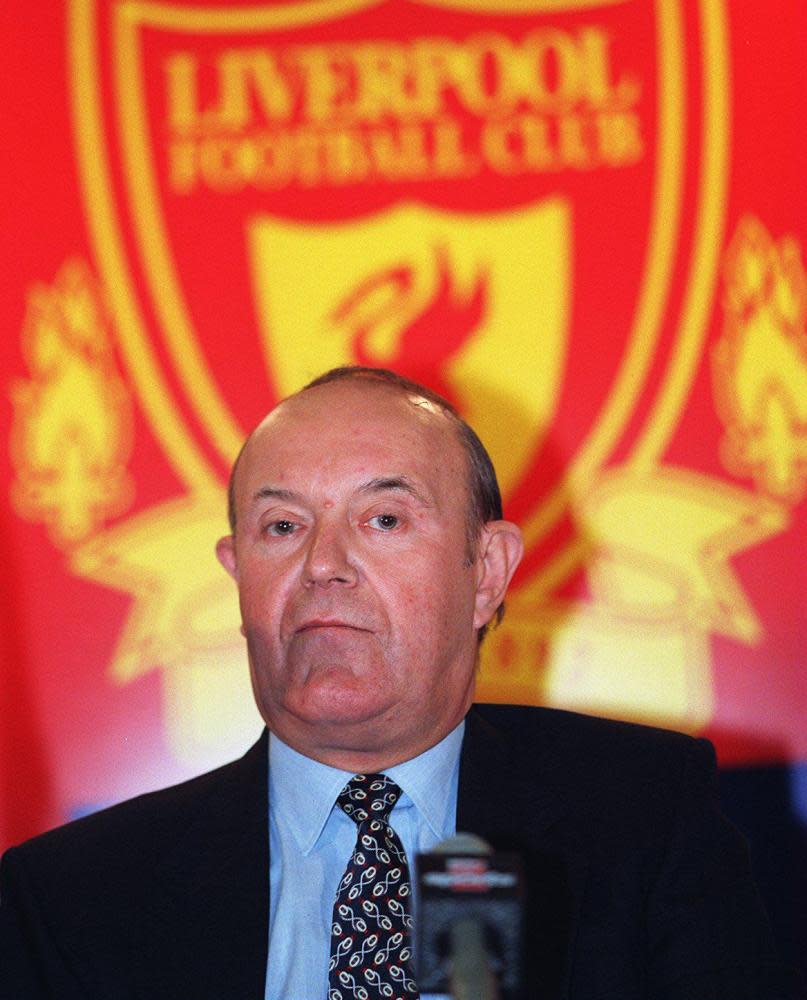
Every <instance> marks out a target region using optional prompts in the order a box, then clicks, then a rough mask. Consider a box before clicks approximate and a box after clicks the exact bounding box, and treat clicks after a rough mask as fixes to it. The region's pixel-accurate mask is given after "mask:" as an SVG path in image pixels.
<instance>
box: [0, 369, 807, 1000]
mask: <svg viewBox="0 0 807 1000" xmlns="http://www.w3.org/2000/svg"><path fill="white" fill-rule="evenodd" d="M230 519H231V524H232V534H231V535H230V536H228V537H226V538H224V539H222V540H221V541H220V542H219V544H218V547H217V552H218V556H219V559H220V561H221V562H222V564H223V566H224V567H225V569H226V570H227V571H228V572H229V573H230V574H231V575H232V577H233V578H234V579H235V581H236V583H237V585H238V591H239V597H240V605H241V614H242V621H243V626H242V631H243V633H244V636H245V638H246V643H247V650H248V654H249V663H250V671H251V677H252V684H253V689H254V692H255V697H256V700H257V702H258V705H259V708H260V710H261V713H262V715H263V717H264V719H265V720H266V724H267V728H268V732H269V736H268V739H267V737H266V735H265V736H264V738H263V739H262V740H261V741H260V742H259V744H257V746H256V747H254V748H253V749H252V750H250V751H249V752H248V753H247V755H246V756H245V757H244V758H243V759H242V760H241V761H238V762H236V763H235V764H231V765H228V766H227V767H225V768H222V769H219V770H218V771H215V772H213V773H211V774H210V775H205V776H202V777H201V778H198V779H195V780H193V781H191V782H188V783H186V784H184V785H181V786H178V787H177V788H174V789H168V790H166V791H163V792H158V793H155V794H153V795H148V796H144V797H141V798H140V799H136V800H133V801H132V802H129V803H124V804H123V805H121V806H117V807H114V808H112V809H110V810H107V811H106V812H104V813H100V814H97V815H95V816H92V817H89V818H87V819H85V820H82V821H79V822H78V823H74V824H71V825H69V826H67V827H64V828H62V829H60V830H56V831H53V832H51V833H49V834H45V835H44V836H42V837H39V838H36V839H35V840H33V841H31V842H29V843H28V844H26V845H23V846H22V847H20V848H17V849H15V850H13V851H10V852H8V854H7V856H6V858H5V859H4V864H3V871H2V876H3V879H2V885H1V887H0V891H1V892H2V897H1V898H0V935H2V937H1V938H0V940H2V952H0V954H1V955H2V959H3V962H4V966H3V968H4V970H5V971H4V972H3V973H2V975H3V976H5V981H4V989H5V992H4V993H3V994H2V996H3V997H6V996H8V997H12V996H13V997H15V998H29V997H30V998H34V997H35V998H39V997H56V998H58V1000H73V998H78V997H82V998H85V1000H90V998H92V1000H95V998H102V997H104V998H107V997H115V998H142V1000H146V998H147V1000H160V998H180V997H182V998H183V1000H184V998H191V997H192V998H193V1000H205V998H209V1000H214V998H215V1000H225V998H226V1000H240V998H243V1000H259V998H261V997H264V996H266V997H268V998H271V1000H322V998H324V997H325V996H329V997H333V998H337V997H340V996H345V997H347V996H362V995H363V994H362V993H361V991H360V989H359V987H362V988H364V989H365V990H366V994H364V995H367V996H369V997H371V998H373V997H380V996H386V995H392V996H401V997H404V996H407V997H409V996H416V995H417V991H416V986H415V984H414V982H413V980H412V968H411V960H410V957H409V941H408V935H409V926H410V924H411V915H410V914H411V911H410V908H409V906H408V899H407V897H408V888H409V886H408V873H407V870H406V869H407V864H406V860H407V857H411V855H412V853H413V852H415V851H418V850H426V849H429V848H431V847H433V846H434V845H435V844H436V843H437V842H439V841H440V840H442V839H443V838H444V837H446V836H449V835H451V834H452V833H454V832H455V830H461V831H469V832H473V833H476V834H478V835H480V836H482V837H483V838H484V839H486V840H487V841H489V842H490V843H491V844H492V845H493V846H494V847H496V848H498V849H508V850H516V851H518V852H520V853H521V854H522V856H523V858H524V862H525V866H526V872H527V879H528V886H529V900H528V907H527V932H526V934H527V954H528V969H527V983H526V989H525V996H527V997H530V998H532V997H542V998H543V997H546V998H554V997H569V998H580V1000H584V998H585V1000H593V998H598V997H601V998H605V997H613V998H614V1000H617V998H618V1000H630V998H653V1000H659V998H665V1000H673V998H676V1000H684V998H686V1000H709V998H714V1000H716V998H728V997H730V998H732V1000H739V998H749V1000H750V998H759V1000H762V998H766V1000H767V998H773V997H779V996H786V995H790V994H789V993H788V992H787V986H786V985H785V983H784V981H783V978H780V973H779V970H778V969H777V966H776V962H775V959H774V956H773V947H772V945H771V942H770V938H769V930H768V927H767V923H766V920H765V917H764V914H763V913H762V910H761V907H760V904H759V901H758V899H757V895H756V892H755V889H754V886H753V883H752V880H751V876H750V873H749V870H748V863H747V858H746V851H745V847H744V845H743V843H742V841H741V839H740V838H739V836H738V834H737V833H736V831H735V830H734V829H733V828H732V827H730V825H729V824H728V823H727V822H726V821H725V819H724V818H723V817H722V816H721V814H720V813H719V811H718V809H717V807H716V805H715V802H714V794H713V755H712V753H711V750H710V748H709V747H708V745H706V744H703V743H701V742H697V741H695V740H692V739H689V738H688V737H685V736H681V735H677V734H671V733H665V732H662V731H659V730H650V729H645V728H642V727H638V726H630V725H627V724H620V723H614V722H606V721H603V720H597V719H590V718H584V717H581V716H574V715H571V714H568V713H562V712H553V711H550V710H546V709H526V708H525V709H519V708H506V707H490V706H488V707H475V708H472V707H471V704H472V700H473V692H474V680H475V672H476V664H477V654H478V643H479V642H480V641H481V638H482V636H483V635H484V631H485V629H486V628H487V627H488V625H489V623H490V622H491V621H492V620H494V619H495V618H496V617H497V616H498V615H499V614H500V611H501V606H502V600H503V596H504V593H505V590H506V588H507V585H508V583H509V581H510V579H511V577H512V574H513V572H514V570H515V568H516V566H517V564H518V561H519V558H520V556H521V552H522V543H521V538H520V535H519V532H518V529H517V528H516V527H515V525H513V524H511V523H509V522H507V521H505V520H503V519H502V514H501V502H500V498H499V493H498V487H497V485H496V482H495V475H494V473H493V470H492V467H491V466H490V461H489V459H488V457H487V455H486V454H485V452H484V449H483V448H482V446H481V444H480V443H479V441H478V439H477V438H476V436H475V435H474V434H473V432H472V431H471V430H470V428H468V427H467V426H466V425H465V424H464V423H463V422H462V421H460V420H459V418H458V417H457V415H456V414H455V412H454V411H453V410H452V409H451V407H450V406H449V405H448V404H447V403H445V401H443V400H441V399H440V398H439V397H437V396H435V395H434V394H432V393H430V392H429V391H428V390H425V389H423V388H422V387H419V386H417V385H415V384H413V383H409V382H407V381H406V380H403V379H400V378H399V377H398V376H395V375H393V374H392V373H388V372H384V371H379V370H374V369H337V370H335V371H334V372H330V373H328V374H326V375H325V376H322V377H321V378H320V379H318V380H316V381H315V382H314V383H312V384H311V385H310V386H308V387H306V389H304V390H303V391H302V392H300V393H298V394H296V395H295V396H292V397H291V398H289V399H287V400H285V401H284V402H283V403H281V404H280V405H279V406H278V407H277V408H276V409H275V410H274V411H273V412H272V413H270V414H269V416H268V417H267V418H266V419H265V420H264V421H263V423H261V424H260V425H259V427H258V428H257V429H256V430H255V431H254V432H253V433H252V435H251V436H250V438H249V439H248V441H247V443H246V445H245V447H244V449H243V450H242V453H241V455H240V456H239V458H238V460H237V462H236V466H235V468H234V470H233V475H232V479H231V486H230ZM355 775H358V776H359V777H358V778H354V776H355ZM371 786H372V787H373V788H378V789H381V790H382V791H381V793H379V794H380V795H381V798H378V799H373V802H374V803H376V802H377V803H378V808H379V812H378V814H377V816H376V818H375V819H374V818H373V817H372V816H370V815H369V813H367V812H366V811H365V813H364V814H362V817H361V818H360V817H359V813H360V812H361V808H362V803H365V802H369V801H370V798H367V797H366V796H368V795H370V788H371ZM372 794H376V793H375V792H373V793H372ZM382 799H383V801H382ZM337 800H338V804H336V803H337ZM355 807H358V811H355V812H354V808H355ZM368 808H369V807H368ZM371 808H375V805H373V806H372V807H371ZM390 809H391V811H390ZM351 813H353V815H351ZM368 858H369V862H370V863H369V864H368ZM382 875H383V879H382V878H381V876H382ZM381 881H383V885H382V884H380V882H381ZM365 883H366V886H365ZM390 886H392V887H393V891H392V892H391V893H390V892H388V890H389V887H390ZM366 887H371V888H372V889H373V892H372V893H370V894H369V895H368V894H367V893H364V892H363V889H364V888H366ZM354 888H355V890H356V891H355V892H354ZM376 890H379V891H376ZM377 901H378V902H382V903H383V904H384V905H385V906H386V907H387V909H385V910H384V911H383V914H382V913H381V910H380V909H379V906H378V905H377ZM371 917H373V918H374V919H375V920H376V924H373V923H372V920H371ZM365 918H366V919H365ZM394 920H399V921H400V922H399V923H397V924H394V923H393V921H394ZM362 924H363V926H362ZM368 924H369V925H370V926H369V927H368ZM386 925H389V926H388V927H387V926H386ZM384 928H386V930H384V932H383V933H382V930H383V929H384ZM376 931H378V933H376ZM385 935H386V936H385ZM379 955H380V957H379V958H378V960H376V957H377V956H379ZM368 956H371V959H372V960H368ZM354 959H355V960H354ZM8 970H11V971H10V972H9V971H8ZM378 970H381V971H380V972H379V971H378ZM382 974H383V975H384V976H387V977H388V978H387V979H384V980H382V979H380V978H379V976H381V975H382ZM357 977H358V978H357ZM388 990H389V991H392V992H388Z"/></svg>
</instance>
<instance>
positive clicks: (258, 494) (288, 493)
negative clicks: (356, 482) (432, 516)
mask: <svg viewBox="0 0 807 1000" xmlns="http://www.w3.org/2000/svg"><path fill="white" fill-rule="evenodd" d="M357 492H359V493H365V494H367V493H370V494H372V493H389V492H393V493H394V492H400V493H408V494H409V495H410V496H411V497H413V498H414V499H415V500H417V501H418V502H419V503H421V504H423V506H424V507H432V506H433V504H432V502H431V501H430V500H429V499H428V497H426V496H425V495H424V494H423V492H422V491H421V490H419V489H418V488H417V486H415V484H414V483H413V482H412V480H411V479H409V477H408V476H379V477H378V478H376V479H371V480H369V481H368V482H366V483H363V484H362V485H361V486H360V487H359V489H358V491H357ZM260 500H282V501H284V502H285V503H304V502H305V498H304V497H303V495H302V494H301V493H297V492H296V491H295V490H286V489H283V488H282V487H280V486H262V487H261V488H260V489H259V490H256V491H255V492H254V493H253V495H252V502H253V503H257V502H258V501H260Z"/></svg>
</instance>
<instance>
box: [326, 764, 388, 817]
mask: <svg viewBox="0 0 807 1000" xmlns="http://www.w3.org/2000/svg"><path fill="white" fill-rule="evenodd" d="M400 797H401V789H400V788H399V787H398V786H397V785H396V784H395V782H394V781H393V780H392V778H388V777H387V776H386V774H355V775H354V776H353V777H352V778H351V779H350V781H349V782H348V783H347V784H346V785H345V787H344V788H343V789H342V791H341V792H340V793H339V798H338V799H337V800H336V804H337V805H338V806H339V807H340V809H343V810H344V811H345V812H346V813H347V815H348V816H350V818H351V819H352V820H353V822H354V823H357V824H358V823H364V821H365V820H368V819H377V820H379V821H380V822H382V823H386V822H387V820H388V817H389V814H390V813H391V812H392V807H393V806H394V805H395V803H396V802H397V801H398V799H399V798H400Z"/></svg>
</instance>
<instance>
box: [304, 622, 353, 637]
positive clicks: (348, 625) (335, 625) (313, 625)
mask: <svg viewBox="0 0 807 1000" xmlns="http://www.w3.org/2000/svg"><path fill="white" fill-rule="evenodd" d="M318 629H352V630H353V631H355V632H364V631H366V629H363V628H361V626H359V625H354V624H353V623H352V622H346V621H342V620H341V619H339V618H313V619H312V620H311V621H308V622H304V623H303V624H302V625H301V626H300V627H299V628H298V629H297V634H298V635H299V634H300V633H302V632H313V631H316V630H318Z"/></svg>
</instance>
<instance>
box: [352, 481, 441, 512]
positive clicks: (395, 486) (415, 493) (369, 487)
mask: <svg viewBox="0 0 807 1000" xmlns="http://www.w3.org/2000/svg"><path fill="white" fill-rule="evenodd" d="M358 492H359V493H387V492H400V493H408V494H409V495H410V496H411V497H414V499H415V500H417V501H418V502H419V503H421V504H423V506H424V507H431V506H433V504H432V502H431V501H430V500H429V499H428V497H426V496H425V495H424V494H423V492H422V491H421V490H419V489H418V488H417V486H415V484H414V483H413V482H412V480H411V479H409V478H408V477H407V476H381V477H379V478H378V479H371V480H370V481H369V482H368V483H365V484H364V485H363V486H360V487H359V491H358Z"/></svg>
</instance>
